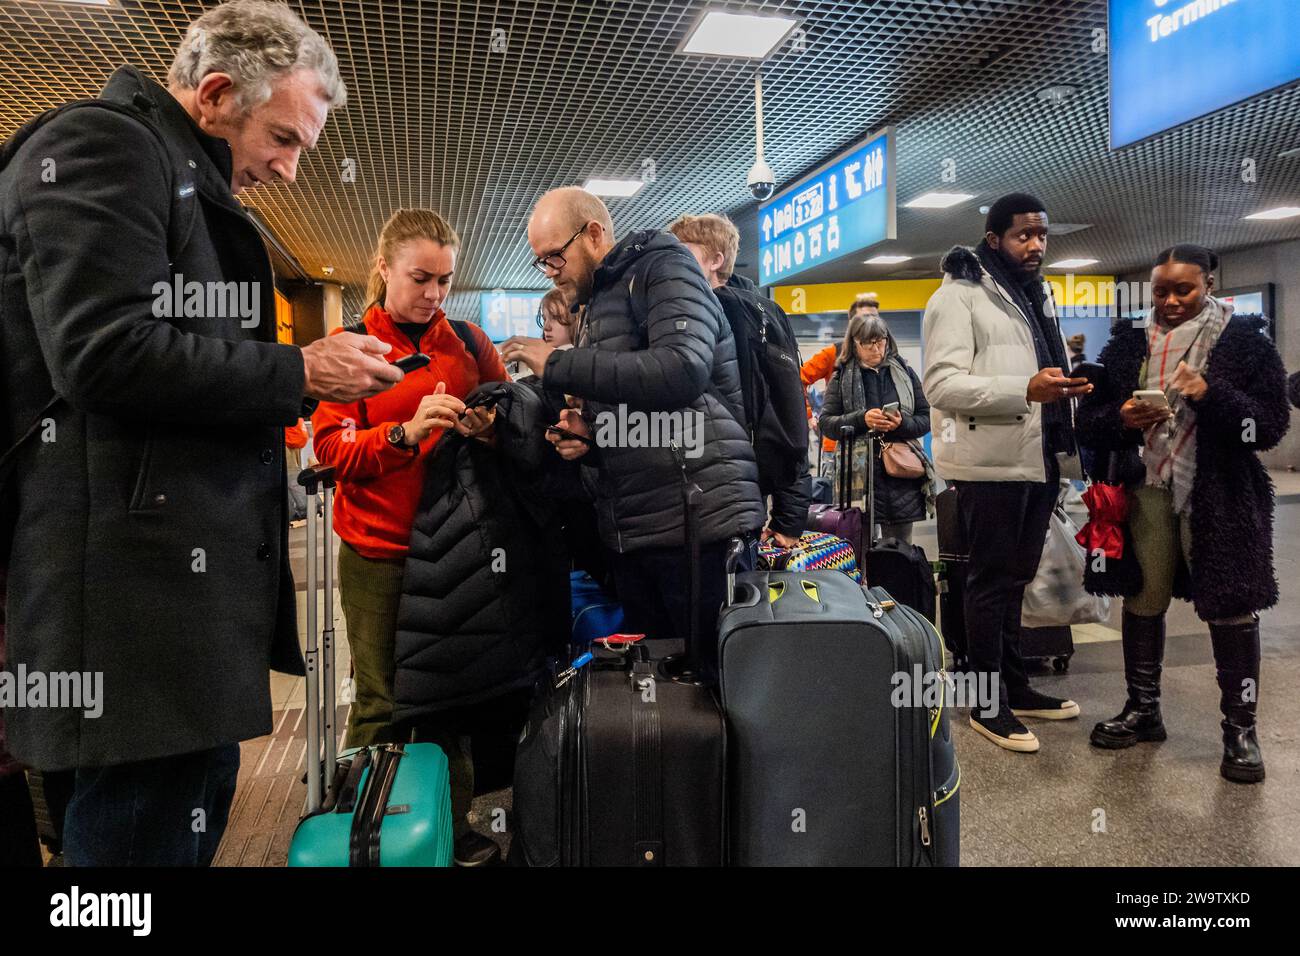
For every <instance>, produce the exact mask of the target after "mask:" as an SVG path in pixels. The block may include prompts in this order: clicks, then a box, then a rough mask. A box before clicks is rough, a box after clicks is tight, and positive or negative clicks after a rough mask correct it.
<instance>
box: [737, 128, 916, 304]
mask: <svg viewBox="0 0 1300 956" xmlns="http://www.w3.org/2000/svg"><path fill="white" fill-rule="evenodd" d="M895 186H896V184H895V176H894V133H893V130H892V129H890V128H888V127H886V128H885V129H883V130H881V131H879V132H876V133H872V134H871V135H870V136H868V137H867V138H866V139H864V140H863V141H862V142H860V143H858V144H857V145H856V146H853V147H852V148H850V149H847V150H845V151H844V152H843V153H840V154H839V155H838V156H836V157H835V158H834V159H832V160H830V162H828V163H826V164H824V165H823V166H821V167H819V168H818V169H817V170H815V171H814V172H812V173H810V174H808V175H807V176H804V177H803V178H802V179H800V180H799V181H798V182H796V183H794V184H793V185H791V186H787V187H786V188H785V189H783V190H781V191H780V192H779V193H777V194H776V195H775V196H774V197H772V198H771V199H769V200H768V201H767V202H765V203H763V204H762V205H761V206H759V208H758V271H759V285H764V286H770V285H776V284H778V283H781V282H784V281H785V280H786V279H789V278H790V277H791V276H794V275H797V274H798V273H800V272H803V271H804V270H806V269H811V268H812V267H813V266H820V265H824V264H825V263H827V262H832V261H834V260H835V259H839V258H840V257H841V256H847V255H850V254H851V253H855V252H859V251H861V250H862V249H865V248H867V247H868V246H873V245H875V244H876V243H878V242H882V241H884V240H886V239H894V238H897V235H898V230H897V219H896V213H897V196H896V192H895Z"/></svg>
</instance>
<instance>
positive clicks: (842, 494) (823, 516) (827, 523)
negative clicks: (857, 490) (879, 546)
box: [808, 426, 868, 568]
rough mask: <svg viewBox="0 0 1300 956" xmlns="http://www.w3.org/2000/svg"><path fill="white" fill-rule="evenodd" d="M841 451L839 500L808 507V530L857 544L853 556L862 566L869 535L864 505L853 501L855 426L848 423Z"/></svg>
mask: <svg viewBox="0 0 1300 956" xmlns="http://www.w3.org/2000/svg"><path fill="white" fill-rule="evenodd" d="M840 452H841V454H840V455H839V456H838V459H837V463H836V464H837V468H838V471H837V473H836V489H837V490H836V495H837V496H838V498H837V501H838V504H835V505H813V506H812V507H811V508H809V509H808V530H810V531H821V532H824V533H826V534H833V535H835V537H837V538H843V539H844V540H845V541H847V542H849V544H851V545H853V556H854V557H855V558H856V559H857V562H858V567H860V568H861V567H865V566H866V562H865V561H864V560H863V559H864V558H865V557H866V555H865V549H866V543H867V540H868V536H866V535H864V533H863V530H864V529H863V523H862V509H861V508H858V507H855V506H853V505H850V503H849V501H850V498H849V490H850V488H852V481H851V479H852V467H853V429H852V428H849V427H847V426H846V427H845V428H843V429H841V431H840Z"/></svg>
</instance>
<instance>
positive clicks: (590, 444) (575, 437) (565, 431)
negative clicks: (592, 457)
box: [542, 425, 596, 448]
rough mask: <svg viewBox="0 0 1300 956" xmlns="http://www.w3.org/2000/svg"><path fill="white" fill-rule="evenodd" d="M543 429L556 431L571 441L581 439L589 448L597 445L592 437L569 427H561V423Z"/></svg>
mask: <svg viewBox="0 0 1300 956" xmlns="http://www.w3.org/2000/svg"><path fill="white" fill-rule="evenodd" d="M542 431H545V432H554V433H555V434H557V435H559V436H560V437H561V438H566V439H568V440H569V441H580V442H582V443H583V444H584V445H586V446H587V447H588V448H594V447H596V443H595V442H594V441H592V440H591V439H590V438H588V437H587V436H586V435H579V434H578V433H577V432H571V431H569V430H568V429H567V428H561V427H560V426H559V425H547V426H546V427H545V428H543V429H542Z"/></svg>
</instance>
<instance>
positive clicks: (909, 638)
mask: <svg viewBox="0 0 1300 956" xmlns="http://www.w3.org/2000/svg"><path fill="white" fill-rule="evenodd" d="M731 593H732V594H733V595H734V600H733V603H732V604H730V605H729V606H728V607H726V608H725V609H724V610H723V612H722V617H721V622H720V633H719V650H718V654H719V669H720V673H721V685H720V689H721V694H722V704H723V710H724V711H725V713H726V715H727V730H728V750H729V764H728V776H729V786H728V794H729V797H728V808H727V816H728V843H729V850H728V858H729V862H730V863H732V864H733V865H738V866H765V865H767V866H773V865H775V866H780V865H797V866H823V865H831V866H835V865H841V866H862V865H876V866H936V865H940V866H942V865H946V866H955V865H957V862H958V857H959V846H960V827H961V824H960V809H959V806H960V800H959V795H958V789H957V788H958V786H959V784H960V780H961V772H960V769H959V767H958V764H957V757H956V753H955V751H954V749H953V741H952V734H951V730H950V727H949V719H948V707H947V706H945V704H946V702H947V701H946V697H947V692H946V691H947V688H946V675H943V674H942V667H943V651H942V648H941V647H940V644H939V636H938V634H936V633H935V630H934V628H933V627H932V626H931V625H930V623H929V621H927V620H925V619H924V618H923V617H921V615H919V614H918V613H916V612H915V611H914V610H912V609H911V608H908V607H905V606H904V605H902V604H899V603H897V602H895V601H893V600H892V599H891V598H890V597H889V595H888V593H887V592H886V591H884V590H883V589H881V588H871V589H870V590H867V589H865V588H863V587H860V586H859V585H856V584H854V583H853V581H851V580H850V579H849V578H847V577H846V576H844V575H843V574H840V573H839V572H835V571H811V572H792V571H755V572H750V573H746V574H742V575H740V576H739V577H738V578H737V580H736V587H735V588H734V589H733V590H732V591H731ZM900 675H901V676H900ZM904 678H905V679H904Z"/></svg>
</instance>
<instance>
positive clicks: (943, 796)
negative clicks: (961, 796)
mask: <svg viewBox="0 0 1300 956" xmlns="http://www.w3.org/2000/svg"><path fill="white" fill-rule="evenodd" d="M960 786H961V764H957V779H956V781H955V782H954V783H953V785H952V786H951V787H948V786H943V787H940V788H939V789H938V790H936V791H935V792H934V805H935V807H936V808H937V807H938V806H939V805H940V804H941V803H943V802H944V801H945V800H947V799H948V798H949V797H951V796H952V795H953V794H954V793H956V792H957V789H958V788H959V787H960Z"/></svg>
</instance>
